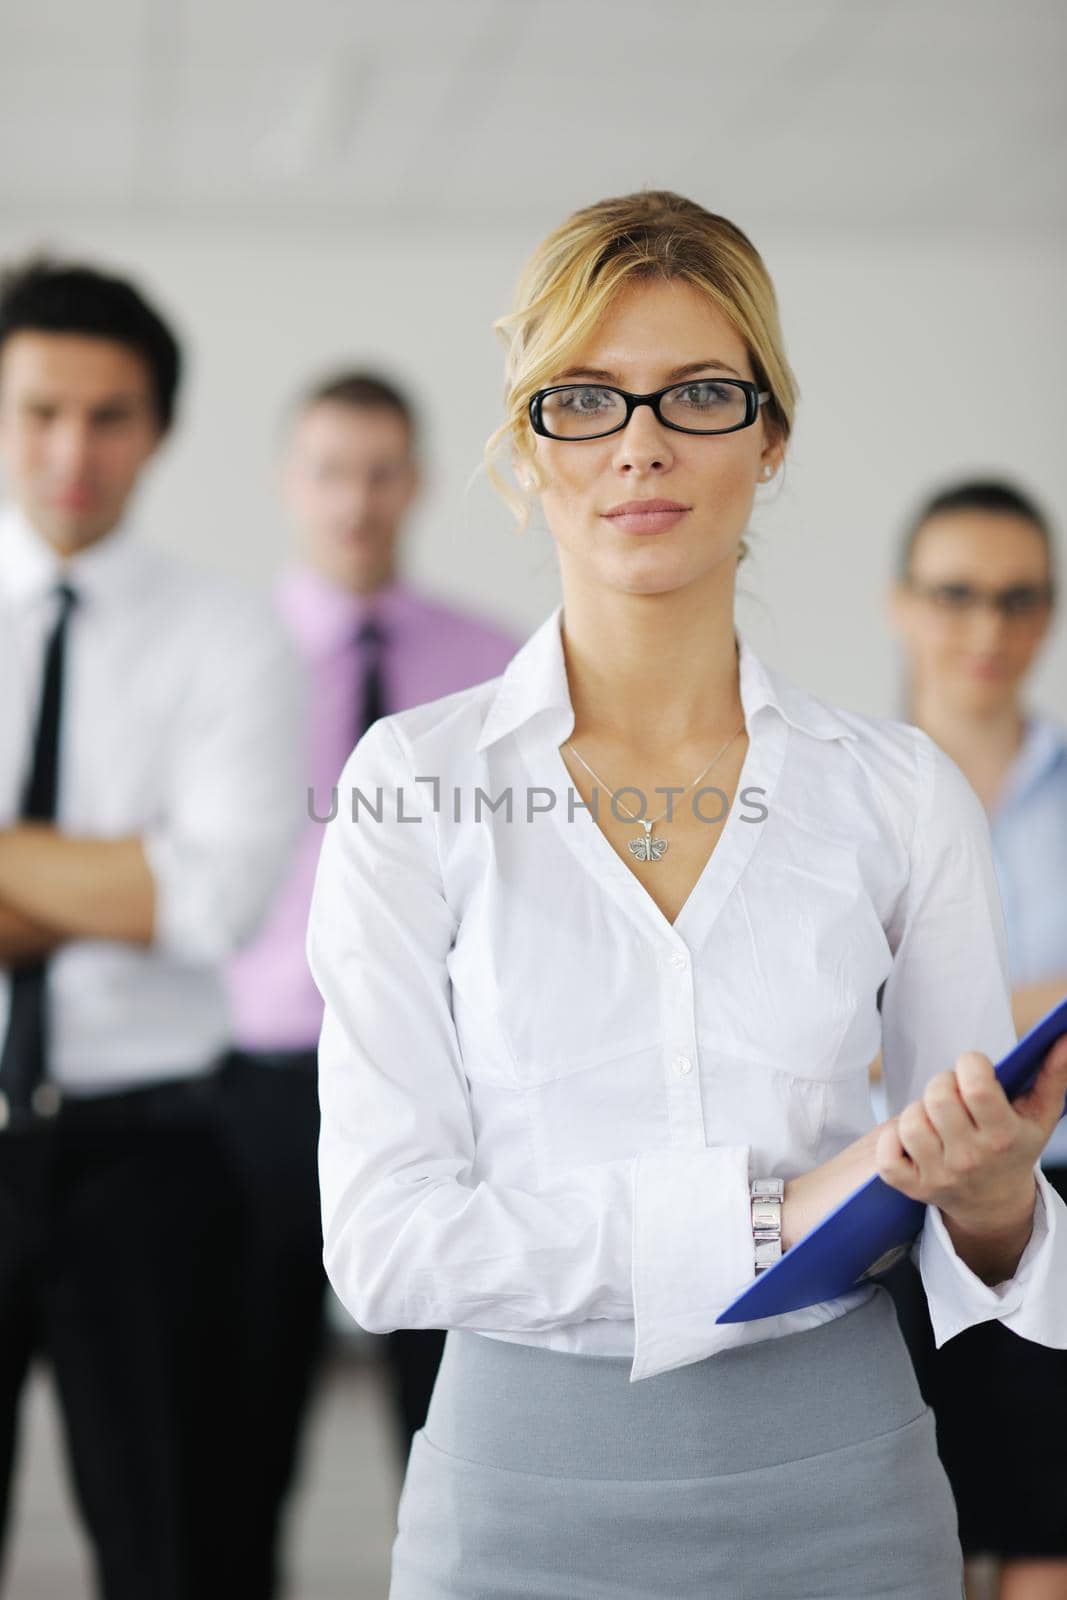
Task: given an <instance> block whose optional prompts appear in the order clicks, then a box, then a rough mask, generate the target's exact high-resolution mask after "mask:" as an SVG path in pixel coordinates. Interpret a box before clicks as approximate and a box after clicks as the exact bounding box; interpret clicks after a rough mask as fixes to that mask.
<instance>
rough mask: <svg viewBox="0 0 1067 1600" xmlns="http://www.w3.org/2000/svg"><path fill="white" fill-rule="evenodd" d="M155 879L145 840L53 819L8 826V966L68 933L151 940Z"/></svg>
mask: <svg viewBox="0 0 1067 1600" xmlns="http://www.w3.org/2000/svg"><path fill="white" fill-rule="evenodd" d="M154 920H155V885H154V880H153V877H152V873H151V871H150V869H149V866H148V862H147V860H146V857H145V853H144V849H143V847H142V844H141V841H140V839H139V838H137V837H130V838H125V839H79V838H72V837H71V836H69V835H67V834H63V833H61V832H59V830H58V829H56V828H55V827H53V826H52V825H51V824H50V823H40V822H21V823H18V824H16V825H15V826H14V827H11V828H4V829H0V966H4V967H16V966H19V965H22V964H23V963H25V962H28V961H35V960H38V959H40V957H42V956H45V955H47V954H48V953H49V952H50V951H52V950H54V949H56V948H57V947H58V946H59V945H61V944H63V943H64V942H65V941H66V940H68V939H119V940H123V941H125V942H127V943H130V944H142V945H148V944H151V942H152V938H153V927H154Z"/></svg>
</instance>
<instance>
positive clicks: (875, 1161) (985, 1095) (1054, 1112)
mask: <svg viewBox="0 0 1067 1600" xmlns="http://www.w3.org/2000/svg"><path fill="white" fill-rule="evenodd" d="M1065 1094H1067V1039H1061V1040H1060V1041H1059V1043H1058V1044H1057V1045H1056V1047H1055V1048H1054V1049H1053V1050H1051V1051H1050V1052H1049V1054H1048V1055H1047V1056H1046V1057H1045V1060H1044V1063H1043V1065H1042V1068H1041V1071H1040V1073H1039V1074H1038V1076H1037V1078H1036V1079H1035V1081H1034V1083H1033V1085H1032V1087H1031V1088H1030V1089H1029V1090H1028V1091H1027V1093H1026V1094H1025V1095H1020V1096H1019V1097H1018V1098H1017V1099H1016V1100H1015V1101H1014V1103H1011V1102H1009V1100H1008V1097H1007V1096H1006V1095H1005V1093H1004V1091H1003V1089H1002V1088H1001V1087H1000V1084H999V1083H998V1082H997V1078H996V1074H995V1072H994V1070H993V1063H992V1062H991V1061H990V1059H989V1057H988V1056H983V1055H980V1054H978V1053H977V1052H973V1051H970V1052H968V1053H967V1054H965V1055H962V1056H960V1058H959V1060H958V1062H957V1063H956V1067H955V1069H954V1070H953V1071H951V1072H942V1073H939V1074H938V1076H937V1077H936V1078H933V1079H931V1081H930V1083H929V1084H928V1085H927V1087H926V1091H925V1093H924V1095H923V1097H922V1099H921V1100H916V1101H913V1102H912V1104H911V1105H909V1106H906V1107H905V1108H904V1110H903V1111H902V1112H901V1113H900V1115H899V1116H896V1117H890V1118H889V1120H888V1121H886V1122H883V1123H880V1124H879V1125H878V1126H877V1127H875V1128H871V1129H870V1130H869V1131H868V1132H867V1133H865V1134H864V1135H863V1136H862V1138H860V1139H857V1140H855V1141H854V1142H853V1143H852V1144H850V1145H848V1146H846V1148H845V1149H844V1150H842V1151H841V1152H840V1153H839V1154H838V1155H836V1156H834V1157H833V1159H832V1160H830V1161H824V1162H823V1164H822V1165H821V1166H819V1167H815V1168H814V1169H813V1171H811V1172H805V1173H804V1174H803V1175H802V1176H801V1177H799V1178H790V1179H789V1180H788V1181H787V1183H786V1185H785V1198H784V1204H783V1206H782V1249H783V1250H788V1249H790V1248H791V1247H792V1246H793V1245H794V1244H796V1242H797V1240H798V1239H801V1238H803V1236H804V1235H805V1234H806V1233H808V1232H809V1231H810V1230H811V1229H812V1228H814V1227H815V1225H816V1223H819V1222H821V1221H822V1219H823V1218H824V1217H825V1216H827V1215H828V1214H829V1212H831V1211H832V1210H833V1209H834V1207H835V1206H837V1205H839V1204H840V1202H841V1201H842V1200H844V1199H845V1197H846V1195H848V1194H850V1193H851V1191H852V1190H853V1189H855V1188H857V1187H858V1186H859V1185H860V1184H861V1183H864V1182H865V1181H866V1180H867V1179H868V1178H870V1177H873V1176H874V1174H875V1173H877V1174H878V1175H879V1177H881V1178H882V1179H883V1180H884V1181H885V1182H886V1183H888V1184H889V1185H890V1187H892V1188H894V1189H900V1190H901V1191H902V1192H903V1193H904V1194H906V1195H908V1196H909V1197H910V1198H911V1199H913V1200H919V1201H922V1202H923V1203H924V1204H929V1205H936V1206H939V1207H940V1208H941V1211H942V1213H943V1214H944V1216H945V1222H946V1226H947V1227H948V1229H949V1233H950V1236H951V1237H952V1240H953V1244H954V1246H955V1248H956V1250H957V1252H958V1253H959V1254H960V1256H961V1257H962V1258H963V1259H964V1260H965V1261H966V1262H967V1264H968V1265H969V1266H971V1267H972V1269H973V1270H974V1271H976V1272H978V1274H979V1276H982V1277H986V1278H987V1281H992V1282H1000V1281H1001V1280H1002V1279H1003V1278H1005V1277H1010V1276H1011V1275H1012V1273H1013V1272H1014V1270H1015V1266H1016V1265H1017V1264H1018V1258H1019V1256H1020V1255H1021V1254H1022V1252H1023V1250H1024V1249H1025V1247H1026V1241H1027V1239H1028V1238H1029V1236H1030V1227H1031V1224H1032V1221H1033V1209H1034V1176H1033V1168H1034V1163H1035V1162H1036V1160H1037V1158H1038V1156H1039V1155H1040V1153H1041V1151H1042V1150H1043V1149H1044V1147H1045V1145H1046V1144H1047V1143H1048V1141H1049V1138H1050V1137H1051V1134H1052V1130H1053V1128H1054V1127H1055V1126H1056V1122H1057V1120H1058V1118H1059V1116H1060V1114H1061V1112H1062V1111H1063V1102H1064V1095H1065ZM1012 1252H1014V1255H1015V1259H1014V1261H1010V1260H1008V1258H1009V1257H1010V1256H1011V1254H1012ZM1005 1260H1008V1270H1007V1271H1006V1272H1005V1271H1003V1270H1001V1269H1002V1267H1003V1265H1004V1262H1005ZM989 1273H999V1276H995V1277H993V1278H989V1276H988V1275H989Z"/></svg>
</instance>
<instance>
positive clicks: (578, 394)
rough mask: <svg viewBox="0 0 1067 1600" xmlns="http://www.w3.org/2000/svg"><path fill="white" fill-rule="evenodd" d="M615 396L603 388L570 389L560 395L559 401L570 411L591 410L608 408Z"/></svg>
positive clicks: (588, 411) (587, 411)
mask: <svg viewBox="0 0 1067 1600" xmlns="http://www.w3.org/2000/svg"><path fill="white" fill-rule="evenodd" d="M614 398H615V396H614V395H612V394H608V393H607V392H606V391H605V390H603V389H569V390H568V391H567V392H566V393H565V394H563V395H561V396H559V402H560V404H561V405H562V406H563V407H564V409H566V410H569V411H584V412H586V414H588V413H590V412H597V411H603V410H605V409H607V408H608V407H609V406H610V405H611V403H612V401H613V400H614Z"/></svg>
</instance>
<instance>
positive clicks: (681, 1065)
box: [674, 1056, 693, 1077]
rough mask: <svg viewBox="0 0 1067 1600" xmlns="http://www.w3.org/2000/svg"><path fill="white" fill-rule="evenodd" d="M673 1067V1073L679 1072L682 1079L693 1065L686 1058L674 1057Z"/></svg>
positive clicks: (690, 1070)
mask: <svg viewBox="0 0 1067 1600" xmlns="http://www.w3.org/2000/svg"><path fill="white" fill-rule="evenodd" d="M674 1067H675V1071H676V1072H680V1073H681V1074H682V1076H683V1077H684V1076H685V1074H686V1073H687V1072H692V1070H693V1063H692V1062H691V1061H690V1059H689V1057H688V1056H675V1058H674Z"/></svg>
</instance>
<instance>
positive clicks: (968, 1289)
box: [918, 1168, 1067, 1350]
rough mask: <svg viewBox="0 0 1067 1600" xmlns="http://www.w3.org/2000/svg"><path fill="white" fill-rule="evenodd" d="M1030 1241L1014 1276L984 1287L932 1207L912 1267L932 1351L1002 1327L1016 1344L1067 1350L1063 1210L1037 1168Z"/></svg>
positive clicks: (1065, 1211) (1066, 1227)
mask: <svg viewBox="0 0 1067 1600" xmlns="http://www.w3.org/2000/svg"><path fill="white" fill-rule="evenodd" d="M1034 1176H1035V1178H1036V1180H1037V1199H1036V1201H1035V1203H1034V1225H1033V1230H1032V1232H1031V1234H1030V1239H1029V1242H1028V1243H1027V1246H1026V1249H1025V1250H1024V1251H1023V1253H1022V1256H1021V1258H1020V1260H1019V1265H1018V1267H1017V1268H1016V1269H1015V1273H1014V1276H1013V1277H1010V1278H1005V1279H1004V1281H1003V1282H1002V1283H997V1284H988V1283H983V1282H982V1280H981V1278H979V1277H978V1276H977V1274H976V1273H974V1272H972V1271H971V1269H970V1267H968V1266H967V1264H966V1263H965V1262H964V1261H962V1260H961V1259H960V1257H959V1256H958V1255H957V1254H956V1250H955V1247H954V1245H953V1243H952V1240H951V1238H950V1237H949V1232H948V1229H947V1228H946V1226H945V1221H944V1218H943V1217H942V1215H941V1213H940V1211H939V1210H938V1208H937V1207H936V1206H927V1208H926V1220H925V1222H924V1225H923V1230H922V1235H921V1237H920V1240H919V1251H918V1264H919V1271H920V1273H921V1274H922V1281H923V1288H924V1289H925V1291H926V1297H927V1301H928V1304H929V1308H930V1322H931V1324H932V1326H933V1331H934V1343H935V1345H936V1346H937V1348H938V1349H940V1348H941V1346H942V1345H943V1344H945V1343H946V1342H947V1341H948V1340H949V1339H952V1338H954V1337H955V1336H956V1334H957V1333H962V1332H963V1330H964V1329H965V1328H971V1327H974V1326H976V1325H977V1324H978V1323H980V1322H994V1321H995V1322H1002V1323H1003V1324H1004V1326H1005V1327H1006V1328H1010V1329H1011V1330H1012V1332H1013V1333H1016V1334H1018V1335H1019V1337H1020V1338H1023V1339H1030V1340H1032V1341H1033V1342H1034V1343H1035V1344H1043V1345H1047V1346H1049V1347H1050V1348H1051V1349H1054V1350H1064V1349H1067V1207H1065V1206H1064V1203H1063V1201H1062V1200H1061V1199H1060V1197H1059V1195H1058V1194H1057V1193H1056V1191H1055V1190H1054V1189H1053V1188H1052V1185H1051V1184H1050V1183H1049V1182H1048V1179H1047V1178H1046V1177H1045V1176H1044V1174H1043V1173H1042V1172H1041V1171H1040V1169H1038V1168H1035V1172H1034Z"/></svg>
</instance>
